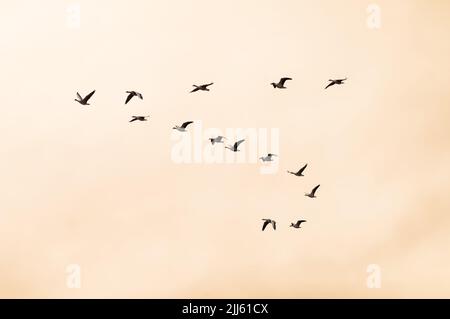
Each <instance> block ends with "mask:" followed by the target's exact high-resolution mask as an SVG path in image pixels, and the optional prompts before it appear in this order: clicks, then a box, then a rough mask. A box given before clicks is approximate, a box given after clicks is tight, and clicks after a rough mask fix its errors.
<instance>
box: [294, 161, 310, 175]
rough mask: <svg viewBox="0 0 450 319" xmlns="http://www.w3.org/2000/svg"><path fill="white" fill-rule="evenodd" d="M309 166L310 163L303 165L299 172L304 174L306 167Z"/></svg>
mask: <svg viewBox="0 0 450 319" xmlns="http://www.w3.org/2000/svg"><path fill="white" fill-rule="evenodd" d="M307 166H308V164H305V166H303V167H302V168H300V170H299V171H298V173H297V174H299V175H300V174H302V173H303V171H304V170H305V169H306V167H307Z"/></svg>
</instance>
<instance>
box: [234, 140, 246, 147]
mask: <svg viewBox="0 0 450 319" xmlns="http://www.w3.org/2000/svg"><path fill="white" fill-rule="evenodd" d="M244 141H245V139H244V140H240V141H237V142H236V143H234V148H236V149H237V148H238V147H239V145H240V144H241V143H242V142H244Z"/></svg>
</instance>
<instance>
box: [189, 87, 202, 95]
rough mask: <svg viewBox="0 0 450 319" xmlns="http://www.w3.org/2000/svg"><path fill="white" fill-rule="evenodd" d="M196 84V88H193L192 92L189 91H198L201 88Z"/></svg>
mask: <svg viewBox="0 0 450 319" xmlns="http://www.w3.org/2000/svg"><path fill="white" fill-rule="evenodd" d="M194 86H195V89H193V90H192V91H191V92H189V93H194V92H197V91H198V90H200V87H199V86H197V85H194Z"/></svg>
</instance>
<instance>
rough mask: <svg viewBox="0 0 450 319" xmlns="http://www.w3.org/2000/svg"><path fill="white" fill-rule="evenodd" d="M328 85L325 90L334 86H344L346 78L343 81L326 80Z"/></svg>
mask: <svg viewBox="0 0 450 319" xmlns="http://www.w3.org/2000/svg"><path fill="white" fill-rule="evenodd" d="M328 81H329V82H330V83H329V84H328V85H327V86H326V87H325V90H326V89H328V88H329V87H330V86H333V85H335V84H337V85H341V84H344V81H347V78H345V79H338V80H328Z"/></svg>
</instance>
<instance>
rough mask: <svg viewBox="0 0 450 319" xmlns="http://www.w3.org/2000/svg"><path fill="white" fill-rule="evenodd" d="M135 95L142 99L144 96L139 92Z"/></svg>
mask: <svg viewBox="0 0 450 319" xmlns="http://www.w3.org/2000/svg"><path fill="white" fill-rule="evenodd" d="M136 95H137V96H138V98H140V99H141V100H143V99H144V97H143V96H142V94H141V93H136Z"/></svg>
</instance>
